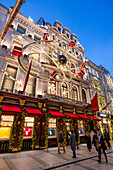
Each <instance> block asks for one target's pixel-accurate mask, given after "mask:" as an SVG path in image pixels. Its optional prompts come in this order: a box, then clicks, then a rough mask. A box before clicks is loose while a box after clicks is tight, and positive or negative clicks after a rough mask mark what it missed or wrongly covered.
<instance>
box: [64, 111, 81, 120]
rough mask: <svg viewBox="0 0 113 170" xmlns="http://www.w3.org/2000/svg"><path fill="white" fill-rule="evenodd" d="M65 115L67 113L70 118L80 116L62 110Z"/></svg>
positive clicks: (77, 118)
mask: <svg viewBox="0 0 113 170" xmlns="http://www.w3.org/2000/svg"><path fill="white" fill-rule="evenodd" d="M64 113H65V114H66V115H68V116H69V117H70V118H71V119H76V120H79V119H80V118H79V117H78V116H77V115H75V114H73V113H67V112H64Z"/></svg>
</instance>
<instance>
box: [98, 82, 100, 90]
mask: <svg viewBox="0 0 113 170" xmlns="http://www.w3.org/2000/svg"><path fill="white" fill-rule="evenodd" d="M98 87H99V90H100V91H101V85H100V82H98Z"/></svg>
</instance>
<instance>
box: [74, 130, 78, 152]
mask: <svg viewBox="0 0 113 170" xmlns="http://www.w3.org/2000/svg"><path fill="white" fill-rule="evenodd" d="M78 137H79V135H78V132H77V129H75V138H76V146H77V149H79V147H78Z"/></svg>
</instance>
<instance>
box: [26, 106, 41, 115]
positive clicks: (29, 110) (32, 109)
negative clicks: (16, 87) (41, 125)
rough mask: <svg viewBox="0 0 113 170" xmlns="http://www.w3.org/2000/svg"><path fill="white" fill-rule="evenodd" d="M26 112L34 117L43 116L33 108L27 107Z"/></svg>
mask: <svg viewBox="0 0 113 170" xmlns="http://www.w3.org/2000/svg"><path fill="white" fill-rule="evenodd" d="M25 109H26V111H27V112H28V114H30V116H31V115H33V116H42V115H43V113H42V112H41V111H40V110H38V109H37V108H31V107H25Z"/></svg>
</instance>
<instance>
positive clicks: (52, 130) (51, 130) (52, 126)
mask: <svg viewBox="0 0 113 170" xmlns="http://www.w3.org/2000/svg"><path fill="white" fill-rule="evenodd" d="M48 136H49V137H55V136H56V119H54V118H50V119H49V125H48Z"/></svg>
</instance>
